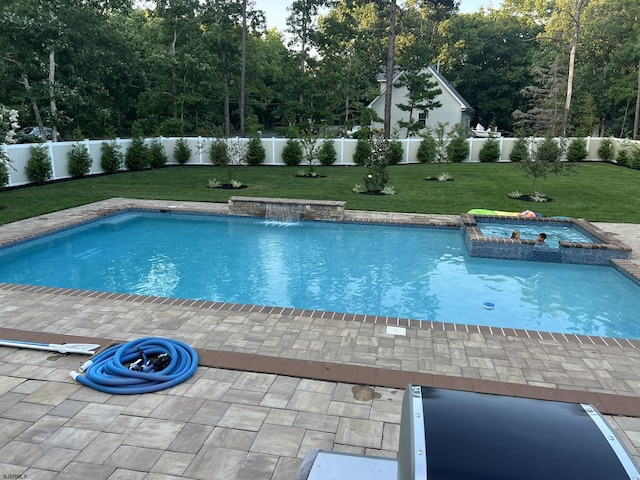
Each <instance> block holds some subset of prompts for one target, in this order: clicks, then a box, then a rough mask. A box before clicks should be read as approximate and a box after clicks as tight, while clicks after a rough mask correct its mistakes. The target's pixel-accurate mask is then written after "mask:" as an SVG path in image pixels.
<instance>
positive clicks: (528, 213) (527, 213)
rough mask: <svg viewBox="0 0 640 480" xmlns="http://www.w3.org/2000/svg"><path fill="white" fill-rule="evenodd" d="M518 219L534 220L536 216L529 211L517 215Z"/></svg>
mask: <svg viewBox="0 0 640 480" xmlns="http://www.w3.org/2000/svg"><path fill="white" fill-rule="evenodd" d="M518 216H519V217H523V218H535V217H536V214H535V212H532V211H531V210H525V211H524V212H520V213H519V214H518Z"/></svg>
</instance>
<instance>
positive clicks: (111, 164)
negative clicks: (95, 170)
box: [100, 141, 124, 173]
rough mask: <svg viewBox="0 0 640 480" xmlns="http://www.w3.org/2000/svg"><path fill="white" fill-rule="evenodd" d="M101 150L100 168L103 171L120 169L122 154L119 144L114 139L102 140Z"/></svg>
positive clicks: (112, 171)
mask: <svg viewBox="0 0 640 480" xmlns="http://www.w3.org/2000/svg"><path fill="white" fill-rule="evenodd" d="M101 152H102V155H101V157H100V168H102V170H103V171H104V172H105V173H118V172H119V171H120V170H122V165H123V163H124V155H123V154H122V147H121V146H120V145H118V144H117V143H116V142H115V141H111V142H102V147H101Z"/></svg>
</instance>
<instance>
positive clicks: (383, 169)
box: [364, 131, 395, 193]
mask: <svg viewBox="0 0 640 480" xmlns="http://www.w3.org/2000/svg"><path fill="white" fill-rule="evenodd" d="M369 145H370V147H371V154H370V155H369V157H368V159H367V161H366V163H365V166H366V167H367V176H366V177H364V186H365V188H366V189H367V191H368V192H382V191H383V190H384V189H385V187H387V182H388V181H389V173H388V172H387V150H388V148H389V142H388V141H387V139H386V138H384V135H383V134H382V132H379V131H376V132H375V133H374V136H373V139H372V140H371V141H370V142H369ZM394 193H395V191H394Z"/></svg>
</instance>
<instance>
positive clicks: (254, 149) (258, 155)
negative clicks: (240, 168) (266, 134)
mask: <svg viewBox="0 0 640 480" xmlns="http://www.w3.org/2000/svg"><path fill="white" fill-rule="evenodd" d="M266 158H267V152H266V151H265V150H264V147H263V146H262V140H261V139H260V138H259V137H252V138H251V139H250V140H249V143H248V144H247V154H246V158H245V159H246V161H247V163H248V164H249V165H254V166H255V165H260V164H261V163H262V162H264V160H265V159H266Z"/></svg>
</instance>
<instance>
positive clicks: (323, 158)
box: [318, 140, 338, 167]
mask: <svg viewBox="0 0 640 480" xmlns="http://www.w3.org/2000/svg"><path fill="white" fill-rule="evenodd" d="M337 159H338V154H337V152H336V147H335V145H334V142H333V140H325V141H324V142H322V145H320V149H319V150H318V161H319V162H320V164H321V165H324V166H325V167H328V166H329V165H333V164H334V163H335V161H336V160H337Z"/></svg>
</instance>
